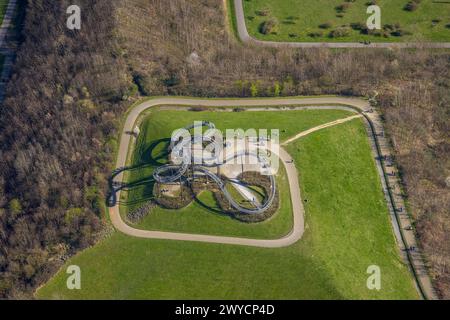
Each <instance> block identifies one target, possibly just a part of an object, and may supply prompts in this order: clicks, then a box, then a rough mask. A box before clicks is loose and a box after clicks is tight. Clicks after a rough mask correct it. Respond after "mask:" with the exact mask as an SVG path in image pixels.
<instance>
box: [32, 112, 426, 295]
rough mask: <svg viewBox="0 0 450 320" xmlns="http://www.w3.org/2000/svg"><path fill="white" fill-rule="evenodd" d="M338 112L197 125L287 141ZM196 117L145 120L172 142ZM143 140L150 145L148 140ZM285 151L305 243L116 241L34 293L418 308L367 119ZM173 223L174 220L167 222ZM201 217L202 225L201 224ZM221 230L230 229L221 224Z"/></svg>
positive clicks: (160, 115) (228, 118)
mask: <svg viewBox="0 0 450 320" xmlns="http://www.w3.org/2000/svg"><path fill="white" fill-rule="evenodd" d="M339 113H340V112H337V111H336V112H335V111H330V110H311V111H286V112H273V113H272V114H270V112H241V113H232V112H223V113H209V112H205V113H204V114H202V115H201V116H202V118H203V117H204V118H205V119H208V120H212V121H215V123H216V124H217V125H218V127H219V128H225V127H228V126H230V125H233V126H239V127H242V128H248V126H250V125H252V126H254V127H255V126H256V127H257V126H263V125H267V123H270V125H271V126H274V127H280V128H288V130H287V132H285V133H284V134H283V136H282V139H286V138H288V137H289V136H292V135H293V134H295V133H297V132H299V131H303V130H304V129H307V128H308V127H311V126H315V125H317V124H320V123H323V122H328V121H332V120H333V119H335V118H336V117H338V118H339V117H345V116H346V114H345V112H343V113H341V114H339ZM313 115H315V116H313ZM318 115H319V116H318ZM198 116H200V115H199V114H198V113H194V112H187V111H186V112H179V111H159V112H156V110H155V112H152V114H150V115H149V116H148V117H147V118H146V119H148V120H146V121H149V123H148V130H149V131H151V132H153V133H154V134H155V133H158V132H160V130H162V131H163V132H161V135H162V136H167V134H168V133H170V129H171V128H172V126H175V127H178V126H179V125H180V124H182V125H185V124H186V123H189V121H190V120H192V119H195V118H197V117H198ZM190 117H191V118H190ZM246 117H250V118H251V122H249V121H248V119H245V118H246ZM163 119H166V120H165V121H163ZM156 120H157V121H156ZM144 124H145V121H144ZM289 124H291V125H289ZM164 130H166V131H165V132H164ZM147 135H148V136H149V137H151V136H152V134H150V132H148V133H146V135H145V136H147ZM143 137H144V135H143ZM143 141H145V139H144V140H143ZM138 149H139V148H138ZM287 150H288V152H289V153H290V154H291V156H292V157H293V159H294V160H295V163H296V166H297V168H298V171H299V177H298V178H299V181H300V186H301V192H302V198H303V199H304V200H305V210H306V217H305V220H306V230H305V234H304V236H303V238H302V239H301V240H300V241H298V242H297V243H295V244H294V245H292V246H289V247H285V248H276V249H266V248H256V247H245V246H232V245H220V244H207V243H195V242H178V241H166V240H145V239H138V238H132V237H129V236H126V235H123V234H121V233H118V232H114V233H113V234H112V235H110V236H109V237H107V238H106V239H104V240H102V241H101V242H99V243H98V244H97V245H95V246H94V247H92V248H90V249H87V250H85V251H83V252H81V253H79V254H78V255H76V256H75V257H73V258H71V259H70V260H69V261H67V263H66V265H65V266H64V267H63V268H62V269H61V270H60V271H59V272H58V274H57V275H56V276H55V277H54V278H53V279H52V280H50V281H49V282H48V283H47V284H46V285H45V286H44V287H42V288H41V289H40V290H39V291H38V292H37V294H36V296H37V298H40V299H417V298H418V295H417V292H416V290H415V287H414V284H413V280H412V277H411V274H410V273H409V271H408V268H407V266H406V265H405V264H404V263H403V262H402V259H401V258H400V256H399V251H398V247H397V245H396V242H395V239H394V235H393V232H392V227H391V223H390V221H389V214H388V209H387V205H386V203H385V200H384V195H383V192H382V189H381V183H380V179H379V176H378V173H377V171H376V168H375V162H374V159H373V158H372V154H371V149H370V145H369V142H368V139H367V133H366V131H365V127H364V125H363V122H362V120H361V119H355V120H352V121H350V122H347V123H345V124H341V125H338V126H335V127H331V128H327V129H324V130H321V131H318V132H315V133H313V134H311V135H308V136H306V137H304V138H301V139H299V140H296V141H295V142H293V143H291V144H290V145H289V146H288V147H287ZM134 154H135V155H138V154H139V152H135V153H134ZM160 218H161V217H159V218H158V219H160ZM176 218H177V216H176V215H175V214H172V215H168V219H170V220H173V219H176ZM199 218H201V219H203V220H202V221H201V222H197V221H195V220H196V219H199ZM216 218H217V217H215V216H214V215H212V214H209V215H208V214H201V215H200V214H199V215H198V216H193V218H192V219H191V220H190V219H185V222H184V223H192V225H191V226H189V227H186V226H184V227H183V228H188V229H190V230H199V229H198V228H200V227H199V226H198V225H196V224H200V223H203V224H205V225H208V224H210V225H213V223H211V221H213V220H214V219H216ZM158 219H155V220H154V222H155V223H157V222H158ZM159 225H160V226H161V225H163V224H162V222H159ZM166 227H167V226H166ZM224 228H230V225H228V226H227V224H226V223H224ZM185 230H187V229H185ZM235 230H239V228H236V229H235ZM236 232H242V230H240V231H236ZM68 265H78V266H80V268H81V270H82V271H81V272H82V288H81V290H68V289H67V288H66V279H67V274H66V273H65V270H66V267H67V266H68ZM371 265H377V266H379V267H380V269H381V276H382V280H381V283H382V287H381V290H379V291H377V290H369V289H368V288H367V286H366V280H367V277H368V274H367V272H366V271H367V268H368V267H369V266H371Z"/></svg>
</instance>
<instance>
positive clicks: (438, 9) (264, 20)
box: [243, 0, 450, 42]
mask: <svg viewBox="0 0 450 320" xmlns="http://www.w3.org/2000/svg"><path fill="white" fill-rule="evenodd" d="M369 2H370V1H363V0H356V1H354V2H351V1H348V2H347V1H345V0H306V1H298V0H283V1H279V0H244V1H243V5H244V11H245V22H246V25H247V28H248V32H249V34H250V35H252V36H253V37H255V38H257V39H260V40H267V41H292V42H361V41H371V42H403V41H405V42H412V41H414V42H415V41H436V42H447V41H450V4H449V3H445V2H443V1H440V2H439V1H432V0H422V1H420V3H418V4H417V5H416V6H415V7H414V10H413V11H408V10H406V6H407V4H408V2H411V1H409V0H378V1H376V3H377V5H379V6H380V8H381V25H382V30H380V31H378V32H373V33H372V34H365V30H363V31H361V30H360V26H363V27H365V26H366V21H367V19H368V17H369V16H370V15H369V14H367V13H366V10H367V6H368V3H369ZM268 25H269V26H270V27H271V29H270V30H267V29H264V27H265V28H267V26H268ZM263 33H266V34H263Z"/></svg>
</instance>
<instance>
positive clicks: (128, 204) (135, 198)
mask: <svg viewBox="0 0 450 320" xmlns="http://www.w3.org/2000/svg"><path fill="white" fill-rule="evenodd" d="M349 115H350V113H349V112H348V111H343V110H327V111H324V110H293V111H286V112H273V111H267V112H251V111H245V112H211V111H200V112H194V111H174V110H158V109H153V110H152V111H150V113H149V114H148V116H147V117H146V118H145V119H144V120H143V122H142V124H141V126H140V129H141V134H140V137H139V138H138V141H137V144H136V148H135V149H134V152H133V156H132V159H131V164H132V166H133V167H136V168H135V169H133V170H131V171H130V172H129V173H128V176H127V181H128V182H130V183H132V184H133V185H135V186H134V187H133V188H131V190H130V191H128V192H126V193H125V192H123V193H122V203H123V204H125V205H122V206H121V211H122V215H123V216H124V217H125V215H126V213H127V212H128V211H129V210H133V209H136V208H138V207H139V206H141V205H143V204H144V203H145V202H146V201H148V200H149V199H151V198H152V196H153V194H152V193H153V192H152V191H153V184H152V183H148V182H147V181H148V180H149V179H148V177H151V176H152V173H153V170H154V168H155V167H158V166H160V165H162V164H164V163H166V162H167V152H166V151H167V145H168V139H170V137H171V135H172V132H173V131H174V130H176V129H178V128H182V127H185V126H187V125H189V124H191V123H193V122H194V121H202V120H205V121H211V122H213V123H215V124H216V126H217V128H218V129H220V130H222V131H223V132H224V130H226V129H238V128H243V129H249V128H250V126H252V127H253V128H255V129H257V130H258V129H260V128H267V129H269V130H270V129H279V130H280V140H281V141H284V140H286V139H288V138H290V137H292V136H294V135H295V134H296V133H298V132H300V131H304V130H307V129H309V128H311V127H314V126H317V125H320V124H323V123H326V122H330V121H334V120H336V119H339V118H344V117H347V116H349ZM280 167H281V169H282V170H280V172H279V174H278V176H277V182H278V184H279V186H280V192H281V195H282V196H281V197H280V209H279V210H278V212H277V213H276V214H275V215H274V217H272V218H271V219H270V220H268V221H265V222H263V223H259V224H247V223H242V222H239V221H237V220H235V219H233V218H231V217H229V216H225V215H223V214H221V213H217V212H215V211H216V209H217V204H216V203H215V201H214V199H213V198H212V195H211V193H205V194H202V195H201V196H200V197H199V200H200V201H198V202H194V203H192V205H190V206H189V207H186V208H184V209H182V210H167V209H163V208H156V209H154V210H153V211H152V212H151V214H149V215H148V216H147V217H146V218H145V219H144V220H143V221H142V222H141V223H140V224H138V225H136V226H135V227H137V228H140V229H147V230H162V231H179V232H192V233H200V234H217V235H227V236H239V237H255V238H266V239H271V238H280V237H282V236H284V235H286V234H287V233H289V231H290V230H291V229H292V214H291V203H290V196H289V188H288V181H287V177H286V175H285V172H284V168H283V166H282V165H281V166H280ZM136 181H138V182H137V183H136ZM140 181H145V183H141V182H140ZM205 206H209V207H210V209H208V208H206V207H205ZM211 209H212V210H211Z"/></svg>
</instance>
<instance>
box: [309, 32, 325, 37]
mask: <svg viewBox="0 0 450 320" xmlns="http://www.w3.org/2000/svg"><path fill="white" fill-rule="evenodd" d="M308 36H309V37H311V38H320V37H322V36H323V33H322V32H320V31H315V32H310V33H308Z"/></svg>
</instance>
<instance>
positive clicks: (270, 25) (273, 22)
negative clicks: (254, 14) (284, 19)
mask: <svg viewBox="0 0 450 320" xmlns="http://www.w3.org/2000/svg"><path fill="white" fill-rule="evenodd" d="M277 26H278V20H277V19H275V18H271V19H269V20H267V21H264V22H263V23H261V25H260V26H259V32H261V33H262V34H270V33H273V32H275V31H276V28H277Z"/></svg>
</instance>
